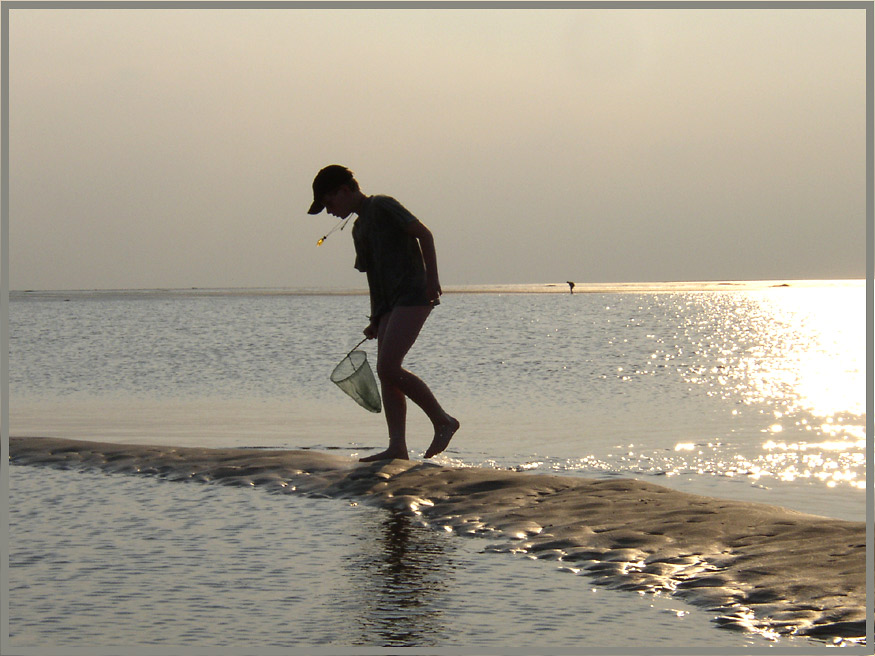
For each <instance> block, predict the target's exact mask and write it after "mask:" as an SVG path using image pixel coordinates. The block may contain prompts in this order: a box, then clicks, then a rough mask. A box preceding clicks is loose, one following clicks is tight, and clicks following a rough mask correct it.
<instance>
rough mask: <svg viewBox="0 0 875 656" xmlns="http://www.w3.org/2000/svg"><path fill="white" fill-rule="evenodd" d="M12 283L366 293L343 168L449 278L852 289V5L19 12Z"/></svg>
mask: <svg viewBox="0 0 875 656" xmlns="http://www.w3.org/2000/svg"><path fill="white" fill-rule="evenodd" d="M9 28H10V30H9V32H10V41H9V49H10V55H9V66H10V78H9V94H10V96H9V98H10V101H9V102H10V115H9V117H10V132H9V141H8V143H9V154H10V169H9V184H10V196H9V203H10V214H9V229H10V242H9V247H10V259H9V269H10V277H9V283H10V289H12V290H25V289H122V288H140V289H151V288H189V287H200V288H223V287H293V288H311V287H319V288H349V287H355V288H365V286H366V283H365V280H364V275H363V274H361V273H359V272H357V271H356V270H355V269H354V268H353V261H354V251H353V245H352V240H351V237H350V230H349V228H347V229H345V230H344V231H342V232H340V231H339V232H336V233H334V234H333V235H332V236H331V237H329V238H328V239H327V240H326V242H325V244H324V245H322V246H321V247H317V246H316V242H317V240H318V239H319V237H321V236H323V235H324V234H326V233H327V232H328V231H329V230H330V229H331V228H333V227H334V225H335V222H336V221H335V219H334V217H330V216H327V215H326V214H324V213H323V214H322V215H319V216H316V217H313V216H309V215H307V213H306V211H307V209H308V207H309V204H310V202H311V200H312V190H311V184H312V180H313V176H314V175H315V174H316V172H317V171H318V170H319V169H320V168H322V167H323V166H325V165H327V164H342V165H345V166H348V167H350V168H351V169H352V170H353V171H354V172H355V173H356V177H357V179H358V180H359V182H360V184H361V186H362V190H363V191H364V192H365V193H367V194H377V193H379V194H388V195H390V196H394V197H395V198H397V199H398V200H399V201H400V202H401V203H402V204H403V205H405V206H406V207H407V208H408V209H409V210H410V211H411V212H412V213H413V214H414V215H416V216H417V217H418V218H419V219H420V220H421V221H422V222H423V223H424V224H425V225H427V226H428V227H429V228H430V229H431V231H432V232H433V233H434V236H435V243H436V248H437V254H438V265H439V272H440V279H441V282H442V284H443V286H444V287H451V286H453V285H468V284H500V283H549V282H564V281H566V280H575V281H576V282H578V284H583V283H586V282H649V281H653V282H662V281H680V280H686V281H695V280H785V279H831V278H863V277H865V275H866V271H865V259H866V253H865V238H866V231H865V227H866V226H865V222H866V169H865V156H866V113H865V112H866V80H865V64H866V36H865V11H864V10H863V9H804V10H801V9H776V10H767V9H759V8H757V9H734V10H725V9H660V8H656V9H648V10H640V9H636V10H620V9H611V10H596V9H589V8H563V9H555V10H546V9H537V8H534V9H507V8H495V9H448V8H442V9H429V10H426V9H418V8H393V9H374V8H356V9H335V8H316V9H292V8H277V9H273V8H271V9H251V8H250V9H196V10H188V9H181V8H180V9H170V10H167V9H139V10H132V9H35V8H34V9H20V8H15V9H12V10H11V11H10V21H9Z"/></svg>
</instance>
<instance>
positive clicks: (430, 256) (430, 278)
mask: <svg viewBox="0 0 875 656" xmlns="http://www.w3.org/2000/svg"><path fill="white" fill-rule="evenodd" d="M405 229H406V230H407V234H409V235H412V236H414V237H416V238H417V239H418V240H419V248H420V249H421V250H422V259H423V262H425V294H426V297H427V298H428V300H429V301H436V300H438V298H439V297H440V295H441V294H442V293H443V292H442V291H441V281H440V277H439V276H438V267H437V253H436V252H435V249H434V236H433V235H432V234H431V230H429V229H428V228H426V227H425V225H424V224H423V223H422V222H421V221H411V222H410V223H408V224H407V226H406V228H405Z"/></svg>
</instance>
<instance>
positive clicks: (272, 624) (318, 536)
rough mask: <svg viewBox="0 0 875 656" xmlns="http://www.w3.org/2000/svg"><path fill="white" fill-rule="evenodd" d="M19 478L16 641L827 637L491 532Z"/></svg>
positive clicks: (370, 514) (190, 490) (509, 642)
mask: <svg viewBox="0 0 875 656" xmlns="http://www.w3.org/2000/svg"><path fill="white" fill-rule="evenodd" d="M11 474H12V476H11V495H10V496H11V498H10V501H11V503H10V514H11V518H10V520H11V521H10V525H11V531H10V548H11V552H10V556H9V568H10V569H9V571H10V577H9V599H10V604H9V607H10V617H9V627H10V638H11V641H12V645H14V646H32V647H40V646H43V647H48V646H65V647H79V648H88V647H97V646H102V647H111V646H127V647H133V646H142V645H152V646H155V647H156V648H159V649H161V650H162V651H160V652H155V653H165V652H164V651H163V649H165V648H169V647H173V646H189V647H191V646H198V647H227V648H237V649H246V652H245V653H258V650H262V649H266V648H271V647H272V648H277V647H283V648H289V647H301V646H305V645H317V646H322V647H327V646H352V647H356V646H358V647H376V646H390V647H429V646H435V647H456V648H470V647H474V646H481V647H491V648H493V649H495V648H502V647H503V648H506V649H507V648H510V649H514V650H518V649H521V648H526V647H530V648H532V651H531V652H530V653H537V652H536V649H538V648H540V649H541V650H543V649H544V648H547V652H548V653H555V649H556V648H558V647H564V648H566V649H570V650H571V653H577V652H578V651H579V652H583V651H585V650H586V649H587V648H589V647H592V646H603V647H604V646H608V647H626V648H629V649H631V650H633V651H634V652H636V653H642V654H643V653H653V652H652V650H653V649H657V650H659V649H662V650H663V653H667V652H666V651H665V650H669V651H670V650H671V648H672V646H673V645H675V646H677V645H681V646H683V645H686V646H694V645H697V644H700V643H701V641H702V639H703V636H707V644H708V645H709V648H710V649H727V650H728V649H735V648H744V647H750V646H754V647H760V648H769V647H773V646H803V645H813V644H815V643H813V642H810V641H806V640H804V639H801V638H798V639H784V640H781V641H779V642H770V641H767V640H766V639H764V638H762V637H760V636H757V635H751V634H747V635H745V634H739V633H736V632H733V631H724V630H720V629H717V628H715V627H714V625H713V624H712V619H713V618H712V616H711V615H709V614H708V613H707V612H705V611H703V610H701V609H697V608H695V607H692V606H689V605H687V604H685V603H683V602H682V601H680V600H676V599H671V598H666V597H662V596H657V597H654V596H642V595H639V594H637V593H634V592H625V591H621V590H611V589H604V588H600V587H598V586H595V585H593V583H592V582H591V581H587V580H586V577H585V576H578V575H574V574H571V573H567V572H563V571H560V570H559V569H558V568H557V566H556V564H555V563H550V562H542V561H538V560H532V559H529V558H524V557H519V556H513V555H511V554H506V553H504V554H500V553H484V552H483V549H484V547H485V546H486V545H488V544H489V543H488V541H487V540H485V539H479V538H463V537H459V536H458V535H448V534H447V533H444V532H442V531H438V530H435V529H434V528H431V527H429V528H426V527H423V526H420V525H417V524H415V523H413V520H411V519H410V518H409V516H407V515H395V514H392V513H390V512H388V511H385V510H382V509H377V508H372V507H368V506H362V505H358V506H352V505H350V504H349V502H344V501H340V500H337V499H308V498H305V497H296V496H286V495H283V496H278V495H272V494H269V493H266V492H264V491H258V490H249V489H241V488H228V487H222V486H211V485H200V484H187V483H178V482H177V483H174V482H169V481H163V480H160V479H155V478H142V477H130V476H119V475H106V474H102V473H96V472H70V471H57V470H53V469H48V468H37V467H21V466H16V467H12V468H11ZM821 648H822V646H821ZM123 653H124V652H123ZM238 653H242V652H238ZM295 653H305V652H295ZM323 653H324V652H323ZM493 653H494V652H493ZM541 653H543V652H541Z"/></svg>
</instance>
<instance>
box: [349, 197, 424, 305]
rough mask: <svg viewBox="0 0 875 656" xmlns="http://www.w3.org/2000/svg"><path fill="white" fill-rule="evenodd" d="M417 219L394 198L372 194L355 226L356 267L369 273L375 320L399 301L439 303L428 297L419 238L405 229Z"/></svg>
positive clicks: (363, 206) (401, 302) (353, 231)
mask: <svg viewBox="0 0 875 656" xmlns="http://www.w3.org/2000/svg"><path fill="white" fill-rule="evenodd" d="M416 221H417V218H416V217H415V216H413V214H411V213H410V212H409V211H408V210H407V209H406V208H405V207H404V206H403V205H401V203H399V202H398V201H397V200H395V199H394V198H392V197H390V196H370V197H368V198H366V199H365V201H364V203H363V205H362V208H361V210H360V212H359V217H358V219H356V221H355V223H354V224H353V226H352V238H353V242H354V243H355V253H356V258H355V268H356V269H358V270H359V271H363V272H364V273H366V274H367V277H368V289H369V290H370V296H371V319H372V320H373V319H376V318H378V317H379V316H380V315H382V314H384V313H386V312H388V311H389V310H391V309H392V308H394V307H396V306H399V305H436V304H437V303H432V302H430V301H429V300H428V299H427V298H426V294H425V263H424V262H423V259H422V251H421V250H420V248H419V241H418V240H417V239H416V237H413V236H412V235H409V234H407V232H406V230H405V228H406V226H407V225H408V224H410V223H413V222H416Z"/></svg>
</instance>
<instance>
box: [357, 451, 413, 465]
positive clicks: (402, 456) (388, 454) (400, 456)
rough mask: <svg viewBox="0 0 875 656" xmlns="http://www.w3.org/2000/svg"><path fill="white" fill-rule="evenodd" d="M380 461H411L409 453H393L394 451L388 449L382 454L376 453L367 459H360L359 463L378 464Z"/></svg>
mask: <svg viewBox="0 0 875 656" xmlns="http://www.w3.org/2000/svg"><path fill="white" fill-rule="evenodd" d="M378 460H410V458H409V457H408V456H407V451H393V450H392V449H386V450H385V451H383V452H382V453H375V454H374V455H372V456H367V457H366V458H359V462H376V461H378Z"/></svg>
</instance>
